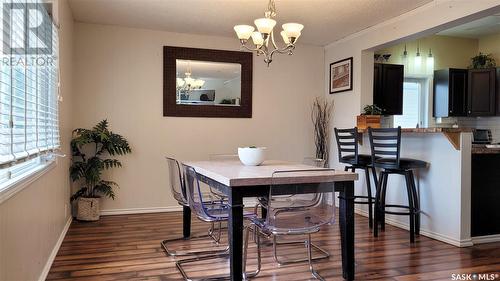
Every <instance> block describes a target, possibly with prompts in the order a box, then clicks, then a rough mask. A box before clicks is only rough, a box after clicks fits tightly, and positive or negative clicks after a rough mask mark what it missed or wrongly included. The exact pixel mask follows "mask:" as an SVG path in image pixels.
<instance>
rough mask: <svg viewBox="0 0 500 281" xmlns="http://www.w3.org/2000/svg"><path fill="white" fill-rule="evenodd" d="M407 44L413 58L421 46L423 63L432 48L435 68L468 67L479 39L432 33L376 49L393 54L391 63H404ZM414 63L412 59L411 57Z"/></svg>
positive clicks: (381, 52)
mask: <svg viewBox="0 0 500 281" xmlns="http://www.w3.org/2000/svg"><path fill="white" fill-rule="evenodd" d="M405 44H406V50H407V52H408V54H409V56H410V57H411V58H414V56H415V54H416V52H417V45H418V46H419V47H420V55H421V56H422V57H423V60H424V62H423V64H425V59H426V58H427V55H428V54H429V48H431V49H432V55H433V56H434V69H436V70H437V69H444V68H466V67H468V66H469V65H470V58H471V57H473V56H475V55H476V54H477V53H478V46H479V40H477V39H469V38H458V37H450V36H440V35H432V36H427V37H424V38H420V39H418V40H412V41H408V42H404V43H400V44H397V45H394V46H392V47H389V48H384V49H381V50H377V51H375V53H377V54H387V53H389V54H392V56H391V57H390V59H389V63H402V55H403V52H404V47H405ZM410 62H411V63H412V60H411V59H410Z"/></svg>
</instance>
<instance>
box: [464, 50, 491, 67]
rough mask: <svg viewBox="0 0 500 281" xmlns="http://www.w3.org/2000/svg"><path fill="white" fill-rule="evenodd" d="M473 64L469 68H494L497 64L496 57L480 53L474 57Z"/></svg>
mask: <svg viewBox="0 0 500 281" xmlns="http://www.w3.org/2000/svg"><path fill="white" fill-rule="evenodd" d="M470 60H471V65H470V66H469V68H473V69H478V68H492V67H495V66H496V62H495V59H494V58H493V56H492V55H491V54H483V53H481V52H480V53H479V55H477V56H474V57H472V58H471V59H470Z"/></svg>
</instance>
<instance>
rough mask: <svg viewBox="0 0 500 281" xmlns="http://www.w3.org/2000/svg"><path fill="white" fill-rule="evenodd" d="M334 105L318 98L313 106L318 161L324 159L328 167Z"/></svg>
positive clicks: (312, 115) (312, 114) (312, 117)
mask: <svg viewBox="0 0 500 281" xmlns="http://www.w3.org/2000/svg"><path fill="white" fill-rule="evenodd" d="M332 110H333V103H332V102H329V101H328V100H326V99H325V98H316V99H315V100H314V102H313V105H312V110H311V119H312V123H313V126H314V144H315V146H316V155H315V157H316V159H323V160H324V162H325V165H326V166H328V163H329V162H328V158H329V152H330V149H329V144H330V121H331V118H332Z"/></svg>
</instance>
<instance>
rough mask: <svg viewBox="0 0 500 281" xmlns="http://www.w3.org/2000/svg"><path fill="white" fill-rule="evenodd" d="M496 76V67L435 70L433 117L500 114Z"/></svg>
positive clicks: (498, 72)
mask: <svg viewBox="0 0 500 281" xmlns="http://www.w3.org/2000/svg"><path fill="white" fill-rule="evenodd" d="M497 74H498V75H500V71H498V70H496V69H494V68H486V69H469V70H466V69H456V68H449V69H441V70H436V71H434V117H457V116H471V117H474V116H494V115H495V114H499V115H500V91H499V90H497V83H496V80H497ZM499 88H500V87H499ZM497 96H498V97H499V98H497Z"/></svg>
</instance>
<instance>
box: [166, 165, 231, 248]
mask: <svg viewBox="0 0 500 281" xmlns="http://www.w3.org/2000/svg"><path fill="white" fill-rule="evenodd" d="M165 158H166V159H167V164H168V175H169V186H170V190H171V192H172V194H173V196H174V198H175V200H176V201H177V203H178V204H179V205H181V206H183V207H189V202H188V199H187V194H186V189H185V186H184V178H183V176H182V173H181V166H180V164H179V162H178V161H177V160H176V159H174V158H170V157H165ZM206 204H207V205H209V206H211V207H212V208H215V207H217V206H222V205H221V201H211V200H210V201H207V202H206ZM213 233H214V224H212V227H211V228H210V229H209V231H208V234H206V235H201V236H190V237H187V238H184V237H180V238H173V239H166V240H163V241H162V242H161V246H162V247H163V249H164V250H165V252H166V253H167V255H169V256H190V255H205V254H217V253H223V252H226V251H227V250H228V249H229V246H226V247H225V248H223V249H217V250H214V249H211V250H191V251H176V250H173V249H172V248H171V247H169V244H173V243H175V242H179V241H183V240H195V239H207V238H211V239H212V240H213V241H214V242H215V244H216V245H217V246H218V245H219V241H220V228H219V235H218V236H215V235H214V234H213Z"/></svg>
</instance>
